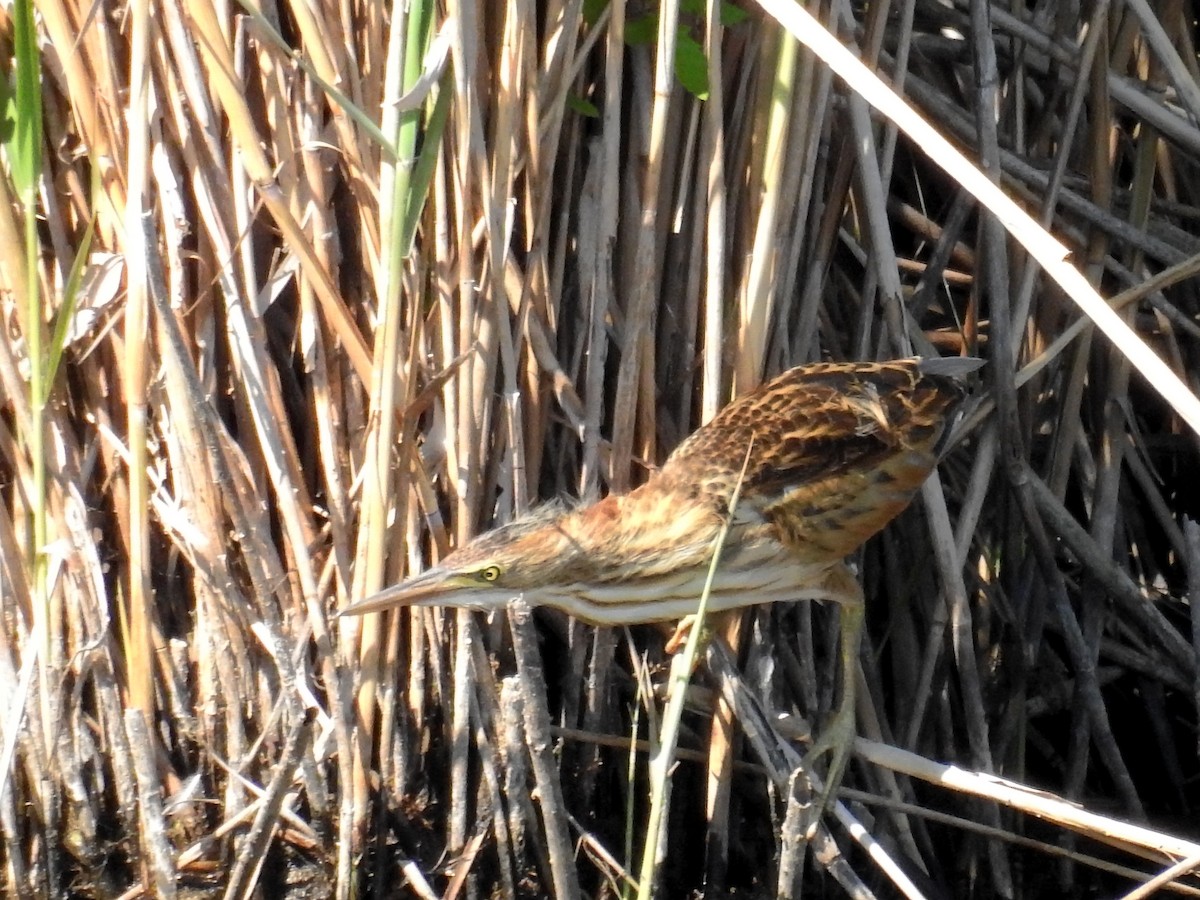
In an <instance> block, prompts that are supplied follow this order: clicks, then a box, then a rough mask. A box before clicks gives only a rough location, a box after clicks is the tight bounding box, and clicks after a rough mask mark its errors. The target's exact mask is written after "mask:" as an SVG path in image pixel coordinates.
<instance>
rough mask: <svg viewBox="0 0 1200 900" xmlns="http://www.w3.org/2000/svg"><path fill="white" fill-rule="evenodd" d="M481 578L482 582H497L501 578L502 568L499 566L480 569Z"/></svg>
mask: <svg viewBox="0 0 1200 900" xmlns="http://www.w3.org/2000/svg"><path fill="white" fill-rule="evenodd" d="M479 577H480V578H481V579H482V580H484V581H486V582H488V583H489V584H491V583H492V582H493V581H495V580H496V579H497V578H499V577H500V567H499V566H488V567H487V568H484V569H480V570H479Z"/></svg>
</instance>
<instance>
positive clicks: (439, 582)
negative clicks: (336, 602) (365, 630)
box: [338, 569, 454, 616]
mask: <svg viewBox="0 0 1200 900" xmlns="http://www.w3.org/2000/svg"><path fill="white" fill-rule="evenodd" d="M453 589H454V588H453V586H451V585H449V584H448V583H447V581H446V573H445V572H443V571H442V570H441V569H430V570H429V571H428V572H424V573H422V574H420V575H418V576H416V577H415V578H410V579H408V580H407V581H402V582H400V583H399V584H394V585H392V586H391V587H388V588H384V589H383V590H382V591H379V592H378V593H376V594H372V595H371V596H370V597H367V598H366V599H365V600H359V601H358V602H357V603H351V604H350V605H349V606H347V607H346V608H345V609H343V610H342V611H341V612H340V613H338V615H339V616H365V615H367V614H368V613H376V612H383V611H384V610H388V609H399V608H400V607H402V606H441V605H443V604H446V601H447V597H446V595H447V594H448V593H450V592H451V591H453ZM447 605H450V604H447Z"/></svg>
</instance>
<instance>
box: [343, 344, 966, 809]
mask: <svg viewBox="0 0 1200 900" xmlns="http://www.w3.org/2000/svg"><path fill="white" fill-rule="evenodd" d="M979 365H980V362H979V361H978V360H966V359H934V360H919V359H905V360H897V361H893V362H880V363H861V362H854V363H817V364H814V365H805V366H798V367H796V368H794V369H791V370H789V371H787V372H784V373H783V374H782V375H780V376H779V377H777V378H775V379H774V380H773V381H771V382H769V383H768V384H765V385H763V386H762V387H760V388H758V389H757V390H756V391H754V392H752V393H750V394H747V395H746V396H744V397H742V398H740V399H738V400H736V401H735V402H733V403H731V404H730V405H729V406H728V407H726V408H725V409H724V410H723V411H722V412H721V413H720V414H719V415H718V416H717V417H716V418H714V419H713V420H712V421H711V422H709V423H708V424H707V425H705V426H704V427H702V428H701V429H699V430H698V431H697V432H696V433H695V434H693V435H692V436H691V437H689V438H688V439H687V440H685V441H684V442H683V443H682V444H681V445H680V446H679V447H678V449H676V450H675V452H674V453H672V454H671V456H670V458H669V459H668V460H667V461H666V463H665V464H664V465H663V467H662V469H661V470H659V472H657V473H656V474H655V475H653V476H652V477H651V478H650V480H649V481H647V482H646V483H645V484H644V485H642V486H641V487H639V488H637V489H636V490H634V491H632V492H630V493H629V494H625V495H622V496H610V497H608V498H606V499H604V500H601V501H599V502H598V503H593V504H591V505H590V506H585V507H582V508H578V509H573V510H569V509H562V508H559V507H550V508H547V509H545V510H543V511H541V512H537V513H534V514H533V515H531V516H529V517H526V518H523V519H520V520H518V521H515V522H513V523H511V524H509V525H505V526H503V527H501V528H497V529H495V530H494V531H491V532H489V533H487V534H484V535H482V536H481V537H479V538H477V539H476V540H474V541H472V542H471V543H469V544H467V545H466V546H465V547H462V548H461V549H459V550H458V551H456V552H455V553H452V554H450V555H449V556H447V557H446V558H445V559H444V560H443V561H442V562H441V564H440V565H438V566H436V567H434V568H432V569H429V570H428V571H426V572H424V573H422V574H420V575H417V576H414V577H413V578H410V579H408V580H407V581H404V582H402V583H400V584H397V585H395V586H393V587H390V588H387V589H386V590H384V591H381V592H380V593H378V594H376V595H374V596H373V597H369V598H367V599H366V600H364V601H362V602H360V603H356V604H354V605H352V606H350V607H349V608H348V609H347V610H345V612H346V613H348V614H352V615H356V614H362V613H369V612H377V611H380V610H384V609H390V608H393V607H398V606H466V607H473V608H477V609H502V608H504V606H505V605H506V604H507V603H508V602H509V601H510V600H511V599H513V598H514V597H515V596H516V595H518V594H521V595H524V597H525V599H526V601H527V602H528V603H530V604H531V605H545V606H553V607H557V608H558V609H561V610H564V611H566V612H567V613H570V614H571V615H573V616H575V617H577V618H580V619H583V620H585V621H588V622H593V623H597V624H606V625H615V624H633V623H641V622H661V621H671V620H679V619H683V618H685V617H686V616H688V615H689V614H692V613H694V612H695V611H696V608H697V605H698V601H699V597H700V593H701V590H702V589H703V586H704V583H705V580H706V578H707V575H708V569H709V564H710V562H711V560H712V556H713V551H714V548H715V544H716V541H717V538H718V534H719V533H720V531H721V526H722V523H723V522H724V520H725V518H726V517H727V516H728V515H729V514H730V510H729V501H730V497H731V496H732V494H733V491H734V487H735V485H736V484H737V483H738V481H739V477H740V478H741V493H740V499H739V501H738V503H737V506H736V508H735V509H734V510H733V511H732V522H731V526H730V530H729V532H728V535H727V537H726V542H725V545H724V547H723V549H722V551H721V559H720V564H719V568H718V571H717V572H716V575H715V578H714V581H713V585H712V591H711V593H710V595H709V601H708V609H709V610H710V611H712V612H719V611H722V610H729V609H735V608H737V607H743V606H751V605H754V604H758V603H772V602H775V601H779V600H798V599H817V600H834V601H837V602H839V603H840V604H842V607H841V609H842V615H841V624H842V638H841V641H842V646H841V662H842V679H843V681H842V692H841V698H840V703H839V709H838V712H837V714H836V716H835V718H834V720H833V722H832V723H831V725H830V726H829V727H827V728H826V730H825V732H824V733H823V734H822V737H821V739H820V740H819V741H818V742H817V744H816V745H815V746H814V748H813V750H812V751H810V759H811V757H812V756H813V755H815V754H819V753H824V752H827V751H831V752H832V759H831V762H830V765H829V770H828V774H827V776H826V791H827V792H829V791H832V790H835V789H836V787H837V784H838V781H839V780H840V777H841V772H842V769H843V767H844V765H845V761H846V758H847V755H848V752H849V749H850V746H851V744H852V741H853V737H854V681H855V665H856V662H857V656H858V644H859V637H860V635H861V630H862V619H863V617H862V592H861V589H860V588H859V586H858V581H857V579H856V578H855V577H854V575H853V573H852V572H851V571H850V569H849V568H848V567H847V566H846V564H845V562H844V559H845V557H846V556H847V555H848V554H850V553H852V552H853V551H854V550H855V549H857V548H858V547H859V546H860V545H861V544H862V543H863V541H865V540H866V539H867V538H869V537H870V536H871V535H873V534H875V533H876V532H877V531H879V530H880V529H881V528H883V526H884V525H886V524H887V523H888V522H889V521H891V520H892V519H893V518H894V517H895V516H896V515H897V514H898V513H899V512H900V511H901V510H903V509H904V507H905V506H907V505H908V503H909V501H910V500H911V499H912V497H913V494H914V493H915V492H916V491H917V489H918V488H919V487H920V486H921V483H922V482H923V481H924V480H925V478H926V477H927V476H928V475H929V473H930V471H931V470H932V469H933V467H934V465H935V464H936V463H937V459H938V451H939V449H940V447H941V443H942V438H943V437H944V435H945V432H946V430H947V424H948V422H949V419H950V416H951V414H952V413H953V411H954V409H955V407H956V406H957V405H958V403H959V401H960V400H961V399H962V398H963V396H964V394H965V388H964V386H963V384H962V381H961V379H962V376H964V375H965V374H967V373H968V372H970V371H972V370H973V369H975V368H977V367H978V366H979ZM743 464H745V469H744V474H743Z"/></svg>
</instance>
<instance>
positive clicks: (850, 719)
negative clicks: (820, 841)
mask: <svg viewBox="0 0 1200 900" xmlns="http://www.w3.org/2000/svg"><path fill="white" fill-rule="evenodd" d="M856 735H857V732H856V730H855V721H854V709H853V707H849V708H847V707H845V706H843V707H842V708H840V709H839V710H838V711H837V713H836V714H835V715H834V717H833V718H832V719H830V721H829V723H828V724H827V725H826V726H825V727H824V728H823V729H822V730H821V734H820V736H819V737H818V738H817V739H816V740H815V741H814V742H813V745H812V746H811V747H810V748H809V750H808V752H807V753H806V754H804V760H803V761H802V762H801V765H802V766H803V768H804V771H805V772H807V773H809V775H810V776H811V775H812V773H814V772H816V771H817V768H816V763H817V761H818V760H819V759H820V758H821V757H822V756H825V755H826V754H828V756H829V764H828V765H827V766H826V768H825V774H824V782H823V784H822V785H821V787H820V796H819V797H818V799H817V802H816V803H815V804H814V805H813V807H812V811H811V813H810V815H809V819H808V821H807V822H806V823H805V827H804V833H805V835H806V836H807V837H809V838H811V837H812V836H813V834H814V833H815V831H816V827H817V824H818V823H819V822H820V821H821V816H823V815H824V814H825V811H826V810H828V809H829V808H830V807H831V806H832V805H833V804H834V803H835V802H836V801H837V791H838V788H839V787H840V786H841V784H842V776H843V775H844V774H845V773H846V764H847V763H848V762H849V761H850V751H851V750H852V749H853V747H854V738H855V737H856Z"/></svg>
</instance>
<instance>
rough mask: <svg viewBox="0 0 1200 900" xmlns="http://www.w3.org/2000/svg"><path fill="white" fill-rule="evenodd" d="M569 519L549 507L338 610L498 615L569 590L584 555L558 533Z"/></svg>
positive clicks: (563, 512)
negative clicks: (526, 597)
mask: <svg viewBox="0 0 1200 900" xmlns="http://www.w3.org/2000/svg"><path fill="white" fill-rule="evenodd" d="M568 515H569V513H568V512H567V511H566V510H564V509H563V508H562V507H561V506H558V505H554V504H552V505H550V506H547V507H543V508H542V509H540V510H538V511H536V512H534V513H532V514H531V515H529V516H526V517H524V518H521V519H517V520H516V521H513V522H511V523H509V524H508V525H503V526H501V527H499V528H496V529H493V530H492V531H489V532H487V533H486V534H483V535H480V536H479V537H477V538H476V539H475V540H473V541H471V542H470V543H468V544H466V545H465V546H463V547H462V548H460V549H459V550H457V551H455V552H454V553H451V554H450V555H449V556H447V557H446V558H445V559H444V560H442V561H441V563H440V564H438V565H437V566H434V567H433V568H431V569H427V570H426V571H424V572H422V573H421V574H420V575H414V576H413V577H412V578H408V579H406V580H405V581H402V582H400V583H399V584H395V585H392V586H391V587H388V588H385V589H384V590H382V591H380V592H379V593H377V594H373V595H372V596H370V597H367V598H366V599H365V600H361V601H359V602H358V603H354V604H352V605H351V606H349V607H347V608H346V609H344V610H342V613H341V614H342V615H349V616H357V615H364V614H366V613H373V612H381V611H383V610H386V609H395V608H397V607H402V606H461V607H469V608H471V609H483V610H491V609H503V608H504V607H505V606H506V605H507V604H508V602H509V601H510V600H512V599H513V598H514V597H516V596H517V595H519V594H523V593H526V592H530V591H536V590H539V589H546V588H547V587H550V586H552V587H553V588H554V589H561V588H562V587H564V586H569V585H570V584H571V583H573V582H575V581H576V580H577V579H579V578H581V577H585V573H583V572H582V571H581V565H582V566H583V567H585V568H586V567H587V566H586V558H587V554H586V552H584V550H583V548H581V547H580V546H579V542H578V541H577V540H576V539H574V538H572V536H571V534H570V532H569V530H568V529H566V528H564V527H563V525H564V520H565V519H566V518H567V517H568Z"/></svg>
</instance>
